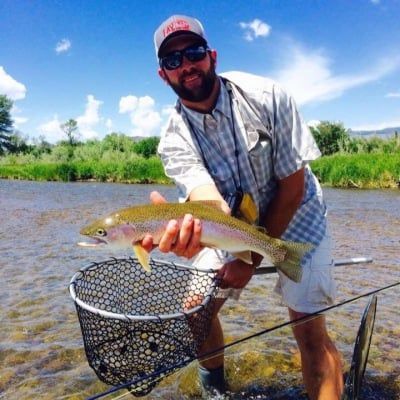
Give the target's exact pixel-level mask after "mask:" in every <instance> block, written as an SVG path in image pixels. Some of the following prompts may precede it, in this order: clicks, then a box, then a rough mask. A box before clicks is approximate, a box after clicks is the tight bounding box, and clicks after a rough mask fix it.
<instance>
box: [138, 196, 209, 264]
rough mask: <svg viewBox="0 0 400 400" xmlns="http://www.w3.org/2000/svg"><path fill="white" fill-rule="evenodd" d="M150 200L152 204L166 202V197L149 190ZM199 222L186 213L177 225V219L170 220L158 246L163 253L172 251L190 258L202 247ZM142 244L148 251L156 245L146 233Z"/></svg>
mask: <svg viewBox="0 0 400 400" xmlns="http://www.w3.org/2000/svg"><path fill="white" fill-rule="evenodd" d="M150 201H151V202H152V203H153V204H162V203H166V202H167V201H166V199H165V198H164V197H163V196H162V195H161V194H160V193H158V192H151V194H150ZM200 238H201V222H200V220H199V219H197V218H193V216H192V215H191V214H186V215H185V216H184V218H183V221H182V225H181V227H179V223H178V221H177V220H170V221H169V222H168V225H167V228H166V230H165V232H164V233H163V235H162V237H161V239H160V242H159V243H158V248H159V250H160V251H161V252H163V253H169V252H173V253H174V254H176V255H177V256H179V257H186V258H192V257H193V256H195V255H196V254H197V253H199V252H200V250H201V249H202V248H203V247H202V246H201V244H200ZM142 246H143V247H144V248H145V249H146V250H147V251H148V252H150V251H151V250H153V248H154V247H156V246H155V245H154V243H153V237H152V236H151V235H146V236H145V237H144V238H143V240H142Z"/></svg>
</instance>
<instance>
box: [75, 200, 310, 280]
mask: <svg viewBox="0 0 400 400" xmlns="http://www.w3.org/2000/svg"><path fill="white" fill-rule="evenodd" d="M185 214H192V215H193V217H194V218H198V219H200V220H201V222H202V231H201V239H200V241H201V244H202V245H203V246H204V247H210V248H218V249H221V250H225V251H228V252H230V253H232V254H233V255H235V256H236V257H237V258H240V259H241V260H243V261H244V262H246V263H248V264H251V263H252V261H251V253H250V252H252V251H253V252H255V253H258V254H260V255H262V256H263V257H264V258H266V259H267V260H269V261H270V262H271V263H272V264H273V265H274V266H276V268H277V269H279V270H280V271H282V272H283V273H284V274H285V275H286V276H288V277H289V278H290V279H292V280H293V281H295V282H299V281H300V279H301V267H300V261H301V258H302V257H303V255H304V254H305V253H306V252H307V251H309V250H311V249H312V248H313V246H312V245H310V244H308V243H297V242H288V241H283V240H280V239H276V238H272V237H270V236H268V235H267V234H266V232H265V230H262V228H257V227H255V226H252V225H249V224H247V223H246V222H244V221H241V220H239V219H237V218H234V217H232V216H229V215H227V214H225V213H224V212H223V211H221V209H220V207H219V204H218V203H216V202H203V201H191V202H187V203H165V204H157V205H152V204H146V205H140V206H135V207H130V208H125V209H122V210H119V211H116V212H114V213H112V214H110V215H108V216H106V217H105V218H102V219H99V220H97V221H95V222H93V223H91V224H89V225H88V226H86V227H84V228H83V229H82V230H81V231H80V233H81V234H82V235H85V236H89V237H90V238H91V239H92V240H93V242H80V243H78V245H80V246H85V247H102V246H105V245H108V246H113V247H118V248H126V247H133V250H134V252H135V254H136V257H137V258H138V260H139V262H140V264H141V265H142V266H143V268H144V269H146V270H148V271H149V270H150V267H149V254H148V252H147V251H146V250H145V249H144V248H143V247H142V246H141V241H142V239H143V238H144V236H145V235H146V234H150V235H151V236H152V237H153V242H154V244H158V242H159V240H160V238H161V236H162V234H163V233H164V231H165V229H166V226H167V223H168V221H169V220H171V219H175V220H177V221H178V223H179V225H180V224H181V223H182V220H183V217H184V215H185Z"/></svg>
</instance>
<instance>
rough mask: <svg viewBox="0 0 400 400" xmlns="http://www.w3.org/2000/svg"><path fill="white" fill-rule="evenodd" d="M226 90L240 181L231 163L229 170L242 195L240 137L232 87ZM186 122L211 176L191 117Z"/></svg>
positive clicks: (187, 117) (210, 170)
mask: <svg viewBox="0 0 400 400" xmlns="http://www.w3.org/2000/svg"><path fill="white" fill-rule="evenodd" d="M225 87H226V86H225ZM226 90H227V92H228V96H229V107H230V110H231V124H230V128H231V131H232V135H233V145H234V155H235V160H236V170H237V176H238V179H236V177H235V176H236V174H235V172H234V171H233V170H232V167H231V165H230V163H229V162H228V168H229V169H230V170H231V174H232V179H233V182H234V184H235V191H236V192H242V193H243V190H242V185H241V181H242V180H241V176H240V164H239V156H240V151H239V149H240V147H239V143H238V137H237V134H236V126H235V118H234V113H233V99H232V96H233V93H232V89H231V88H230V87H229V88H228V87H226ZM186 120H187V122H188V124H189V127H190V130H191V132H192V134H193V137H194V138H195V140H196V143H197V147H198V149H199V150H200V153H201V157H202V159H203V162H204V165H205V166H206V168H207V170H208V171H209V172H211V174H212V169H211V168H210V166H209V164H208V162H207V159H206V157H205V154H204V150H203V148H202V146H201V141H200V140H199V138H198V136H197V133H196V129H195V128H194V126H193V124H192V122H191V121H190V118H189V116H186Z"/></svg>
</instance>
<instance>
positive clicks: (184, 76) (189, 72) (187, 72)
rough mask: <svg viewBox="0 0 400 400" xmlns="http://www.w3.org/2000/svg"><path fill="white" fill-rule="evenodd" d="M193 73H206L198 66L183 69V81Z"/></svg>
mask: <svg viewBox="0 0 400 400" xmlns="http://www.w3.org/2000/svg"><path fill="white" fill-rule="evenodd" d="M193 74H198V75H201V76H203V75H204V73H203V71H200V70H198V69H197V68H190V69H189V70H188V71H183V72H182V74H181V76H180V80H181V81H182V80H183V79H185V78H186V77H187V76H190V75H193Z"/></svg>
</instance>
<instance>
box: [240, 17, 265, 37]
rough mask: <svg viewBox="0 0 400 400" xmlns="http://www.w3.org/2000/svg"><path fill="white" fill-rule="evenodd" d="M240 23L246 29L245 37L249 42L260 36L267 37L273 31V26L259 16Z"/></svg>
mask: <svg viewBox="0 0 400 400" xmlns="http://www.w3.org/2000/svg"><path fill="white" fill-rule="evenodd" d="M239 25H240V27H241V28H242V29H243V30H244V37H245V39H246V40H247V41H249V42H251V41H253V40H254V39H257V38H258V37H266V36H268V35H269V33H270V32H271V27H270V26H269V25H268V24H266V23H265V22H263V21H261V20H259V19H257V18H256V19H254V20H253V21H251V22H240V23H239Z"/></svg>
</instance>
